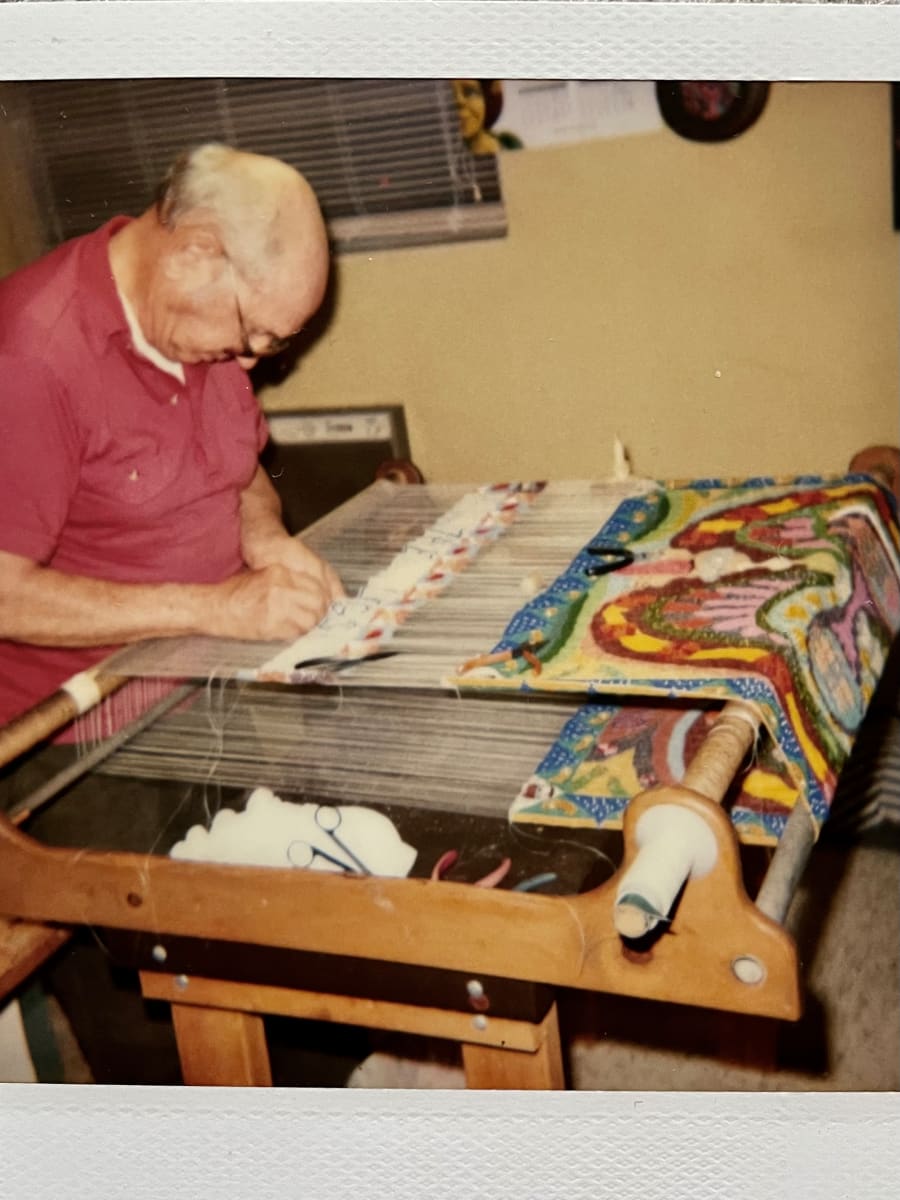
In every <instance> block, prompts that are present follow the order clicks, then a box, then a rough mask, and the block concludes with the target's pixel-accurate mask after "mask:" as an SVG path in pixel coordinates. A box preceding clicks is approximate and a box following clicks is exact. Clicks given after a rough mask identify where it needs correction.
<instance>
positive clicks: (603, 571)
mask: <svg viewBox="0 0 900 1200" xmlns="http://www.w3.org/2000/svg"><path fill="white" fill-rule="evenodd" d="M585 554H590V555H591V557H592V558H593V559H596V560H597V561H595V562H592V563H591V565H590V566H589V567H585V569H584V573H585V575H589V576H590V577H591V578H592V579H596V578H597V577H598V576H600V575H609V574H610V572H611V571H618V570H619V569H620V568H621V567H630V566H631V564H632V563H633V562H634V557H635V556H634V553H633V552H632V551H631V550H628V549H626V547H625V546H604V545H602V544H600V545H596V546H587V547H586V548H585Z"/></svg>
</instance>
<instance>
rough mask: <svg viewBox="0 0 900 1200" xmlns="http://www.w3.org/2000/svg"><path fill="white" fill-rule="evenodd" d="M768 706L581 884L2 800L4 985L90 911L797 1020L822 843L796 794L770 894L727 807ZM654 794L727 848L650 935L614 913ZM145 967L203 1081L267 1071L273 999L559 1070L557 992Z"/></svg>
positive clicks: (487, 1081)
mask: <svg viewBox="0 0 900 1200" xmlns="http://www.w3.org/2000/svg"><path fill="white" fill-rule="evenodd" d="M99 678H100V679H103V676H102V675H101V676H100V677H99ZM107 682H108V684H109V688H110V690H111V689H112V688H114V686H115V682H114V681H112V680H111V678H110V677H107ZM101 687H102V688H103V689H104V690H105V689H106V687H107V684H105V683H104V684H101ZM71 709H72V702H71V701H70V700H69V699H68V697H66V696H61V695H57V696H55V697H51V698H50V699H49V700H48V701H46V702H44V704H42V705H39V706H38V708H37V709H35V710H33V712H32V714H28V715H26V717H23V718H21V719H20V720H19V721H17V722H15V723H13V724H12V725H10V726H8V727H7V728H6V729H5V730H3V731H0V764H3V763H6V762H9V761H12V760H13V759H14V758H16V757H17V756H18V755H19V754H21V753H23V752H24V750H26V749H27V748H29V746H30V745H33V744H36V743H37V742H38V741H40V740H41V739H42V738H44V737H46V736H47V735H48V733H49V732H50V731H51V729H52V728H53V727H57V726H58V724H62V723H65V721H66V720H67V719H69V718H70V717H71V716H73V715H75V714H74V711H71ZM748 715H749V717H750V718H751V719H749V720H748ZM755 720H756V718H755V714H753V713H752V712H748V709H747V706H744V705H741V704H731V705H728V706H726V708H725V709H724V710H723V713H722V715H721V716H720V717H719V719H718V720H717V722H716V723H715V725H714V726H713V728H712V730H711V731H710V733H709V734H708V735H707V738H706V740H705V741H704V743H703V745H702V747H701V748H700V750H699V752H698V754H697V755H696V757H695V758H694V760H693V761H692V763H691V765H690V767H689V768H688V771H687V773H686V775H685V778H684V780H683V782H682V784H681V786H678V787H668V788H656V789H653V790H651V791H649V792H645V793H644V794H642V795H641V796H638V797H636V798H635V799H634V800H632V801H631V803H630V804H629V806H628V808H627V810H626V813H625V818H624V847H625V849H624V857H623V862H622V865H621V867H620V869H619V871H618V872H616V874H615V875H614V876H613V877H612V878H611V879H610V880H608V881H607V882H605V883H604V884H603V885H602V886H600V887H598V888H596V889H594V890H591V891H588V892H585V893H582V894H579V895H573V896H542V895H539V894H525V893H517V892H512V891H500V890H485V889H481V888H477V887H473V886H471V885H467V884H454V883H449V882H446V881H429V880H420V879H384V878H377V877H342V876H332V875H328V874H324V873H319V872H303V871H299V872H298V871H296V870H293V869H280V868H260V867H243V866H225V865H218V864H209V863H192V862H183V861H175V860H171V859H168V858H163V857H159V856H153V855H142V854H133V853H113V852H97V851H91V850H82V849H69V848H58V847H48V846H44V845H42V844H40V843H39V842H37V841H36V840H35V839H33V838H31V837H29V836H28V835H27V834H25V833H23V832H21V831H20V830H19V829H17V828H16V827H15V825H14V824H13V823H12V822H11V821H10V820H9V819H7V818H5V817H0V913H3V914H6V917H7V922H6V930H5V933H6V937H5V940H4V939H3V937H2V933H3V930H2V928H0V995H2V994H4V992H8V991H9V990H11V989H12V988H13V987H15V986H17V985H18V984H19V983H20V982H21V981H22V979H23V978H25V977H27V975H28V974H30V973H32V972H33V971H34V970H35V969H37V967H38V966H39V965H40V964H41V962H43V961H44V960H45V959H46V958H47V957H48V956H49V955H50V954H51V953H53V952H54V951H55V950H56V948H57V947H58V946H59V945H60V943H61V942H62V941H64V940H65V938H66V937H67V936H68V934H67V932H66V930H67V929H68V928H71V927H72V926H76V925H91V926H97V927H109V928H112V929H120V930H132V931H143V932H146V933H149V934H152V935H154V937H156V938H157V939H158V940H159V945H160V946H161V947H162V948H163V950H164V947H165V939H166V937H167V936H168V937H172V938H175V937H188V938H192V937H193V938H201V939H209V940H211V941H222V942H235V941H238V942H244V943H248V944H255V945H260V946H269V947H278V948H282V949H285V950H295V951H309V952H314V953H321V954H325V955H329V954H330V955H341V956H349V957H352V958H359V959H368V960H373V961H380V962H384V963H398V964H409V965H411V966H417V967H431V968H441V969H445V970H451V971H462V972H466V973H467V974H468V975H470V976H471V977H472V979H473V980H474V981H476V983H477V979H478V976H479V975H488V976H492V977H494V978H496V977H501V978H508V979H511V980H522V981H528V982H533V983H540V984H546V985H550V986H551V987H563V988H577V989H587V990H596V991H602V992H610V993H616V994H621V995H626V996H635V997H642V998H646V999H653V1000H659V1001H664V1002H669V1003H678V1004H685V1005H693V1006H699V1007H702V1008H713V1009H718V1010H724V1011H727V1012H735V1013H744V1014H748V1015H752V1016H763V1017H770V1018H776V1019H781V1020H796V1019H797V1018H798V1017H799V1016H800V1008H801V1002H800V984H799V967H798V961H797V953H796V948H795V946H794V943H793V941H792V939H791V938H790V936H789V935H788V934H787V933H786V932H785V930H784V929H783V928H782V927H781V924H780V922H781V921H782V920H783V918H784V915H785V913H786V911H787V908H788V905H789V903H790V899H791V897H792V895H793V891H794V888H795V886H796V883H797V880H798V879H799V876H800V874H801V872H802V869H803V866H804V865H805V862H806V859H807V857H808V854H809V851H810V849H811V847H812V844H813V841H814V833H813V825H812V821H811V819H810V818H809V816H808V814H807V813H806V811H805V810H804V809H803V808H802V806H800V805H798V806H797V808H796V809H795V812H794V813H793V814H792V817H791V819H790V820H789V822H788V827H787V830H786V832H785V835H784V836H783V838H782V841H781V842H780V843H779V846H778V847H777V849H776V851H775V855H774V858H773V860H772V863H771V865H770V867H769V870H768V873H767V875H766V878H765V880H764V883H763V886H762V888H761V890H760V892H759V894H758V896H757V898H756V902H755V903H754V902H753V901H752V900H751V899H750V897H749V896H748V895H747V892H746V890H745V888H744V884H743V880H742V871H741V862H740V846H739V843H738V839H737V836H736V834H735V832H734V829H733V827H732V825H731V822H730V820H729V819H728V817H727V816H726V814H725V813H724V812H723V811H722V809H721V808H720V806H719V802H720V801H721V799H722V797H723V795H724V794H725V791H726V790H727V788H728V785H729V783H730V781H731V779H732V778H733V776H734V774H735V772H736V771H737V770H738V769H739V768H740V765H741V763H742V761H743V759H744V756H745V754H746V752H747V750H748V749H749V748H750V746H751V745H752V743H753V740H754V737H755ZM657 805H675V806H679V807H682V808H685V809H687V810H689V811H690V812H691V813H693V814H695V815H696V816H698V817H699V818H700V819H701V820H702V821H703V822H704V823H705V825H706V826H707V827H708V829H709V830H710V831H711V832H712V834H713V837H714V838H715V843H716V847H717V852H718V857H717V862H716V865H715V867H714V868H713V869H712V870H711V871H710V872H709V873H708V874H707V875H706V876H704V877H703V878H691V879H689V880H688V882H687V884H686V885H685V887H684V890H683V894H682V896H681V898H680V900H679V903H678V905H677V908H676V910H675V912H674V916H673V919H672V921H671V925H670V927H669V930H668V933H664V934H663V935H662V936H661V937H659V938H658V940H657V941H656V942H655V944H654V945H653V946H652V948H650V949H645V950H643V951H635V950H634V949H633V948H632V947H631V946H630V945H629V944H628V943H627V942H626V941H625V940H623V938H622V937H621V936H620V934H619V932H618V929H617V905H616V889H617V886H618V882H619V880H620V879H621V878H622V875H623V874H624V872H625V871H627V870H628V868H629V867H630V865H631V864H632V863H633V861H634V859H635V857H636V855H637V853H638V846H637V839H636V834H635V831H636V828H637V825H638V821H639V819H640V817H641V816H642V815H643V814H644V813H646V812H647V811H648V810H649V809H650V808H652V807H654V806H657ZM61 880H65V884H64V886H61V884H60V881H61ZM0 920H2V919H0ZM669 933H670V934H672V935H676V936H669V935H668V934H669ZM748 960H749V961H750V962H752V963H753V964H755V966H756V967H757V968H759V967H761V975H762V978H760V979H758V980H756V981H754V982H752V983H747V982H742V981H741V979H740V978H739V977H738V973H737V972H736V970H735V964H736V963H738V962H739V961H744V962H746V961H748ZM141 983H142V988H143V991H144V994H145V995H146V996H147V997H148V998H155V999H164V1000H167V1001H168V1002H170V1003H171V1005H172V1012H173V1022H174V1025H175V1031H176V1037H177V1040H178V1046H179V1054H180V1056H181V1061H182V1070H183V1075H184V1079H185V1082H188V1083H199V1084H243V1085H250V1084H267V1083H270V1082H271V1074H270V1070H269V1064H268V1056H267V1051H266V1047H265V1040H264V1034H263V1026H262V1016H261V1014H266V1013H272V1014H280V1015H288V1016H295V1017H314V1018H318V1019H326V1020H334V1021H339V1022H345V1023H353V1024H359V1025H368V1026H370V1027H374V1028H383V1029H391V1030H401V1031H404V1032H411V1033H419V1034H424V1035H430V1036H435V1037H445V1038H446V1037H449V1038H451V1039H454V1040H456V1041H459V1042H461V1043H462V1046H463V1061H464V1065H465V1068H466V1077H467V1082H468V1084H469V1086H474V1087H560V1086H563V1069H562V1058H561V1051H560V1042H559V1031H558V1026H557V1017H556V1008H555V1004H554V1005H552V1006H551V1008H550V1009H549V1011H548V1012H547V1013H546V1015H545V1016H544V1017H543V1018H542V1019H541V1020H540V1021H538V1022H530V1021H518V1020H508V1019H505V1018H502V1017H499V1018H498V1017H493V1016H491V1015H490V1014H489V1013H488V1014H485V1013H483V1012H481V1013H478V1012H476V1013H475V1015H472V1014H471V1013H466V1012H460V1011H450V1010H444V1009H435V1008H423V1007H420V1006H416V1005H405V1004H402V1003H379V1002H376V1001H372V1000H365V999H360V998H358V997H349V996H342V995H333V994H327V995H323V994H322V993H321V992H315V993H312V992H303V991H298V990H296V989H282V988H277V987H271V986H268V987H267V986H257V985H255V984H252V983H250V984H248V983H235V982H232V981H229V980H222V979H216V980H213V979H198V978H188V977H186V976H183V975H179V976H173V975H172V974H171V973H165V972H162V971H159V972H157V971H152V972H150V971H142V972H141ZM473 1007H474V1006H473Z"/></svg>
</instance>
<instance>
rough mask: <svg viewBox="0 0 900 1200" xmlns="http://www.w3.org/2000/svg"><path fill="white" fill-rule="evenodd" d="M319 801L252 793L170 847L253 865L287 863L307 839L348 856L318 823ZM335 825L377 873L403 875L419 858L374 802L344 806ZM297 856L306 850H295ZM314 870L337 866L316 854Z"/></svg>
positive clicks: (201, 858) (199, 857) (185, 854)
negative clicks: (243, 802)
mask: <svg viewBox="0 0 900 1200" xmlns="http://www.w3.org/2000/svg"><path fill="white" fill-rule="evenodd" d="M318 808H319V805H318V804H297V803H295V802H294V801H290V800H281V799H279V797H278V796H276V795H275V793H274V792H272V791H270V790H269V788H257V789H256V790H255V791H254V792H252V793H251V795H250V796H249V798H248V800H247V804H246V807H245V809H244V811H243V812H240V813H239V812H234V811H233V810H232V809H222V810H221V811H220V812H219V813H217V814H216V816H215V818H214V819H213V822H212V825H211V826H210V828H209V829H208V830H207V829H206V828H205V827H204V826H202V825H194V826H193V828H192V829H190V830H189V831H188V833H187V835H186V836H185V838H184V840H183V841H180V842H178V844H177V845H175V846H173V848H172V850H171V857H172V858H181V859H190V860H192V861H195V862H220V863H241V864H244V865H249V866H263V867H289V866H291V865H293V864H292V861H291V855H290V848H291V846H292V845H294V844H295V843H296V844H298V845H302V844H303V843H308V844H310V845H312V846H315V847H317V848H319V849H321V850H323V851H325V853H326V854H330V855H332V856H333V857H335V858H341V859H346V858H347V855H345V854H343V853H342V850H341V848H340V846H338V845H336V843H335V842H334V841H333V840H332V839H331V838H330V837H329V835H328V834H327V833H326V832H325V831H324V830H323V829H321V828H320V827H319V826H318V825H317V824H316V810H317V809H318ZM337 811H338V812H339V813H340V814H341V825H340V828H339V829H338V830H337V831H336V833H337V837H338V838H339V839H340V841H341V842H343V843H344V844H345V845H346V846H347V847H348V848H349V849H350V850H351V851H352V852H353V853H354V854H355V855H356V856H357V858H359V859H360V860H361V861H362V862H363V863H364V864H365V866H366V867H367V868H368V869H369V871H371V873H372V874H373V875H391V876H405V875H408V874H409V872H410V871H411V869H412V865H413V863H414V862H415V860H416V851H415V849H414V848H413V847H412V846H408V845H407V844H406V843H405V842H403V841H401V839H400V835H399V834H398V833H397V830H396V829H395V828H394V825H393V822H392V821H391V820H390V819H389V818H388V817H386V816H384V814H383V813H380V812H376V811H375V809H372V808H361V807H357V806H342V807H340V808H338V810H337ZM293 857H294V859H295V861H296V860H299V859H301V858H302V855H299V854H296V853H295V854H294V855H293ZM311 869H312V870H317V871H335V872H336V871H338V870H339V869H340V868H338V867H337V866H335V865H333V864H332V863H330V862H328V861H327V859H323V858H320V857H318V856H317V857H316V858H315V859H314V860H313V863H312V867H311Z"/></svg>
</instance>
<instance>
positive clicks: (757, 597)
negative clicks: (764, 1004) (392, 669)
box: [455, 477, 900, 841]
mask: <svg viewBox="0 0 900 1200" xmlns="http://www.w3.org/2000/svg"><path fill="white" fill-rule="evenodd" d="M598 546H603V547H608V546H620V547H627V549H628V550H629V551H630V552H631V553H632V554H633V555H634V559H633V561H631V562H630V563H628V564H627V565H624V566H622V567H620V568H619V569H617V570H615V571H612V572H610V573H609V574H606V575H602V576H601V577H599V578H595V577H592V576H591V574H590V573H589V572H590V570H591V569H592V568H593V569H595V568H596V566H597V563H598V561H602V560H598V556H597V554H596V548H597V547H598ZM898 627H900V533H898V529H897V524H896V514H895V511H894V509H893V506H892V502H891V500H890V498H889V497H888V495H887V493H886V492H884V491H883V490H882V489H881V488H879V487H878V486H877V485H876V484H874V483H872V482H871V481H870V480H868V479H866V478H863V477H850V478H848V479H844V480H840V481H832V482H826V481H822V480H819V479H799V480H794V481H790V482H780V483H779V482H776V481H773V480H751V481H748V482H746V483H743V484H739V485H729V484H723V483H721V482H719V481H701V482H696V483H692V484H690V485H689V486H683V487H661V488H660V489H659V490H657V491H654V492H652V493H650V494H648V495H647V496H644V497H642V498H640V499H636V500H629V501H626V502H625V503H624V504H622V505H621V506H620V508H619V509H618V510H617V512H616V514H615V515H614V517H613V518H612V519H611V520H610V521H609V522H608V523H607V524H606V525H605V526H604V527H603V529H602V530H600V532H599V533H598V534H597V536H596V537H595V538H594V539H592V542H591V543H590V545H589V546H587V547H584V548H583V549H582V550H581V551H580V552H579V553H578V554H577V555H576V557H575V558H574V560H573V561H572V563H571V565H570V566H569V568H568V569H567V570H566V572H565V573H564V574H563V575H562V576H560V577H559V578H558V579H557V580H556V581H555V582H554V583H553V584H552V585H551V586H550V587H549V588H548V589H546V590H545V591H544V592H543V593H541V594H540V595H539V596H537V597H536V598H535V599H534V600H532V601H530V602H529V603H528V604H527V605H526V606H525V607H524V608H523V609H522V610H521V611H520V612H519V613H518V614H517V615H516V616H515V617H514V619H513V620H512V621H511V622H510V624H509V626H508V627H507V630H506V632H505V634H504V636H503V638H502V640H501V641H500V643H499V644H498V645H497V646H496V647H495V648H494V650H492V651H491V652H490V653H488V654H485V655H484V656H483V657H482V658H480V659H476V660H473V661H472V662H470V663H468V664H465V666H464V667H463V668H462V669H461V671H460V674H459V676H458V678H457V679H456V680H455V682H456V683H457V684H458V685H459V686H461V687H466V688H517V689H524V690H536V691H550V692H569V693H584V694H590V695H596V696H598V697H604V698H605V699H606V700H607V701H611V700H614V698H615V696H617V695H630V696H645V697H648V698H650V697H656V698H657V700H659V698H662V697H665V698H666V701H673V700H674V701H677V702H678V703H679V704H680V706H681V708H680V710H676V715H674V716H673V715H672V714H671V713H669V714H668V715H667V714H666V713H665V712H661V711H657V708H656V705H654V704H653V702H652V701H650V702H649V703H648V706H647V708H646V709H644V710H643V713H644V715H643V716H635V713H636V712H640V711H641V710H631V709H626V708H625V707H624V706H623V707H620V708H598V707H596V706H593V707H590V708H586V709H584V710H582V712H580V713H579V714H578V715H577V716H576V717H575V718H573V720H572V721H570V722H569V724H568V725H567V727H566V729H565V730H564V732H563V734H562V736H561V738H560V740H559V742H558V743H557V745H556V746H554V747H553V749H552V750H551V752H550V753H549V754H548V756H547V758H546V759H545V760H544V762H543V763H541V764H540V766H539V768H538V770H537V772H536V775H535V777H534V779H533V780H531V781H530V783H529V784H528V785H526V788H525V789H523V794H522V795H521V796H520V798H519V801H518V802H517V804H516V806H515V809H516V812H515V815H517V816H518V817H520V818H522V817H527V818H528V819H539V818H541V816H542V814H543V819H551V818H555V819H570V820H573V821H575V822H578V823H584V822H585V821H587V820H590V821H593V822H597V823H601V824H606V823H609V822H610V821H615V820H616V819H618V817H619V816H620V814H621V809H622V808H624V805H625V803H627V800H628V799H629V798H630V796H631V795H634V794H637V792H639V791H641V790H643V787H644V786H645V785H646V782H667V781H668V780H666V779H665V778H663V777H660V774H659V770H658V765H659V763H661V762H662V763H666V762H671V760H672V758H673V755H672V753H667V751H671V750H672V747H673V745H676V744H678V745H681V744H682V743H681V741H679V740H678V739H680V738H681V737H682V734H683V733H684V731H685V730H686V729H687V728H688V725H686V724H682V723H680V722H688V721H689V718H690V715H691V712H693V714H694V719H693V724H692V725H691V728H694V727H695V726H696V729H695V732H699V731H700V729H701V728H702V722H701V723H700V724H698V722H700V721H701V717H702V719H703V720H707V719H708V717H706V716H703V714H701V713H700V711H699V706H698V704H697V701H698V700H702V701H710V700H718V701H720V702H724V701H727V700H731V699H744V700H749V701H753V702H755V703H756V705H757V706H758V708H759V709H760V711H761V713H762V716H763V721H764V724H765V726H766V729H767V730H768V733H769V735H770V739H771V740H770V741H769V742H768V744H766V743H763V745H762V747H761V756H760V758H759V759H758V761H757V763H756V765H755V769H756V772H757V773H756V775H755V776H754V774H753V772H750V773H748V774H746V775H745V776H744V779H743V780H742V787H743V790H742V792H741V794H740V795H739V796H737V797H735V798H733V799H734V807H733V809H732V814H733V817H734V819H735V823H736V825H737V826H738V827H739V829H740V830H741V831H742V832H743V833H744V834H745V836H746V838H747V840H754V841H758V840H774V839H777V837H778V836H779V834H780V832H781V829H782V828H783V824H784V821H785V819H786V817H787V814H788V813H789V811H790V809H791V807H792V806H793V805H794V803H796V800H797V798H798V797H802V799H803V800H804V801H805V803H806V804H807V805H808V807H809V810H810V812H811V814H812V816H813V818H814V820H815V821H816V822H817V824H819V823H821V821H822V820H824V818H825V816H826V815H827V812H828V805H829V803H830V801H831V797H832V795H833V793H834V788H835V784H836V780H837V775H838V773H839V771H840V768H841V766H842V764H843V762H844V760H845V759H846V757H847V755H848V753H849V751H850V748H851V746H852V743H853V736H854V734H855V732H856V729H857V728H858V726H859V723H860V721H861V720H862V717H863V714H864V712H865V710H866V707H867V705H868V702H869V700H870V698H871V696H872V693H873V691H874V689H875V686H876V684H877V682H878V678H879V675H880V673H881V670H882V667H883V664H884V661H885V658H886V656H887V652H888V648H889V646H890V643H891V641H892V639H893V637H894V635H895V634H896V632H897V629H898ZM703 707H704V708H705V707H706V705H704V706H703ZM635 722H637V724H638V725H641V723H643V726H644V727H645V728H644V732H643V733H641V734H640V735H639V736H638V735H636V734H635V728H634V725H635ZM676 730H678V731H680V732H678V734H677V737H676V732H675V731H676ZM623 738H624V741H625V742H628V740H629V739H631V741H632V742H633V744H634V746H638V745H640V744H643V745H647V744H648V738H649V739H650V741H651V742H652V741H653V739H654V738H656V739H657V740H658V741H659V743H660V747H661V748H654V750H653V751H652V752H651V751H647V752H645V754H644V760H642V761H645V762H646V761H650V762H652V763H656V765H657V767H656V768H655V769H653V770H650V771H649V773H648V771H647V770H643V771H642V769H641V766H640V762H639V758H638V756H637V752H636V751H634V752H632V754H631V758H632V759H633V761H632V762H631V763H630V765H629V764H628V763H627V762H626V760H627V758H628V755H626V756H625V757H624V758H623V757H622V753H621V752H613V748H614V747H616V746H619V745H620V743H621V744H624V743H623V742H622V739H623ZM635 738H636V740H635ZM673 738H676V741H675V742H673V740H672V739H673ZM579 747H580V748H579ZM648 756H649V757H648ZM674 757H675V758H677V757H678V756H677V755H675V756H674ZM613 760H615V761H613ZM604 762H605V763H607V765H606V766H605V767H603V768H602V769H601V764H602V763H604ZM610 764H612V765H610ZM561 772H562V773H563V774H562V775H561V774H560V773H561ZM663 774H665V773H663ZM674 777H675V778H677V772H675V774H674ZM585 779H589V783H588V785H585V783H584V780H585ZM529 787H531V788H532V790H533V793H534V794H533V795H532V796H529V795H528V794H527V793H528V789H529ZM542 792H545V793H547V794H546V795H544V796H543V798H542ZM566 803H568V804H571V805H573V806H574V811H572V812H569V813H566V812H565V811H564V810H565V804H566ZM561 805H562V806H561Z"/></svg>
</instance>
